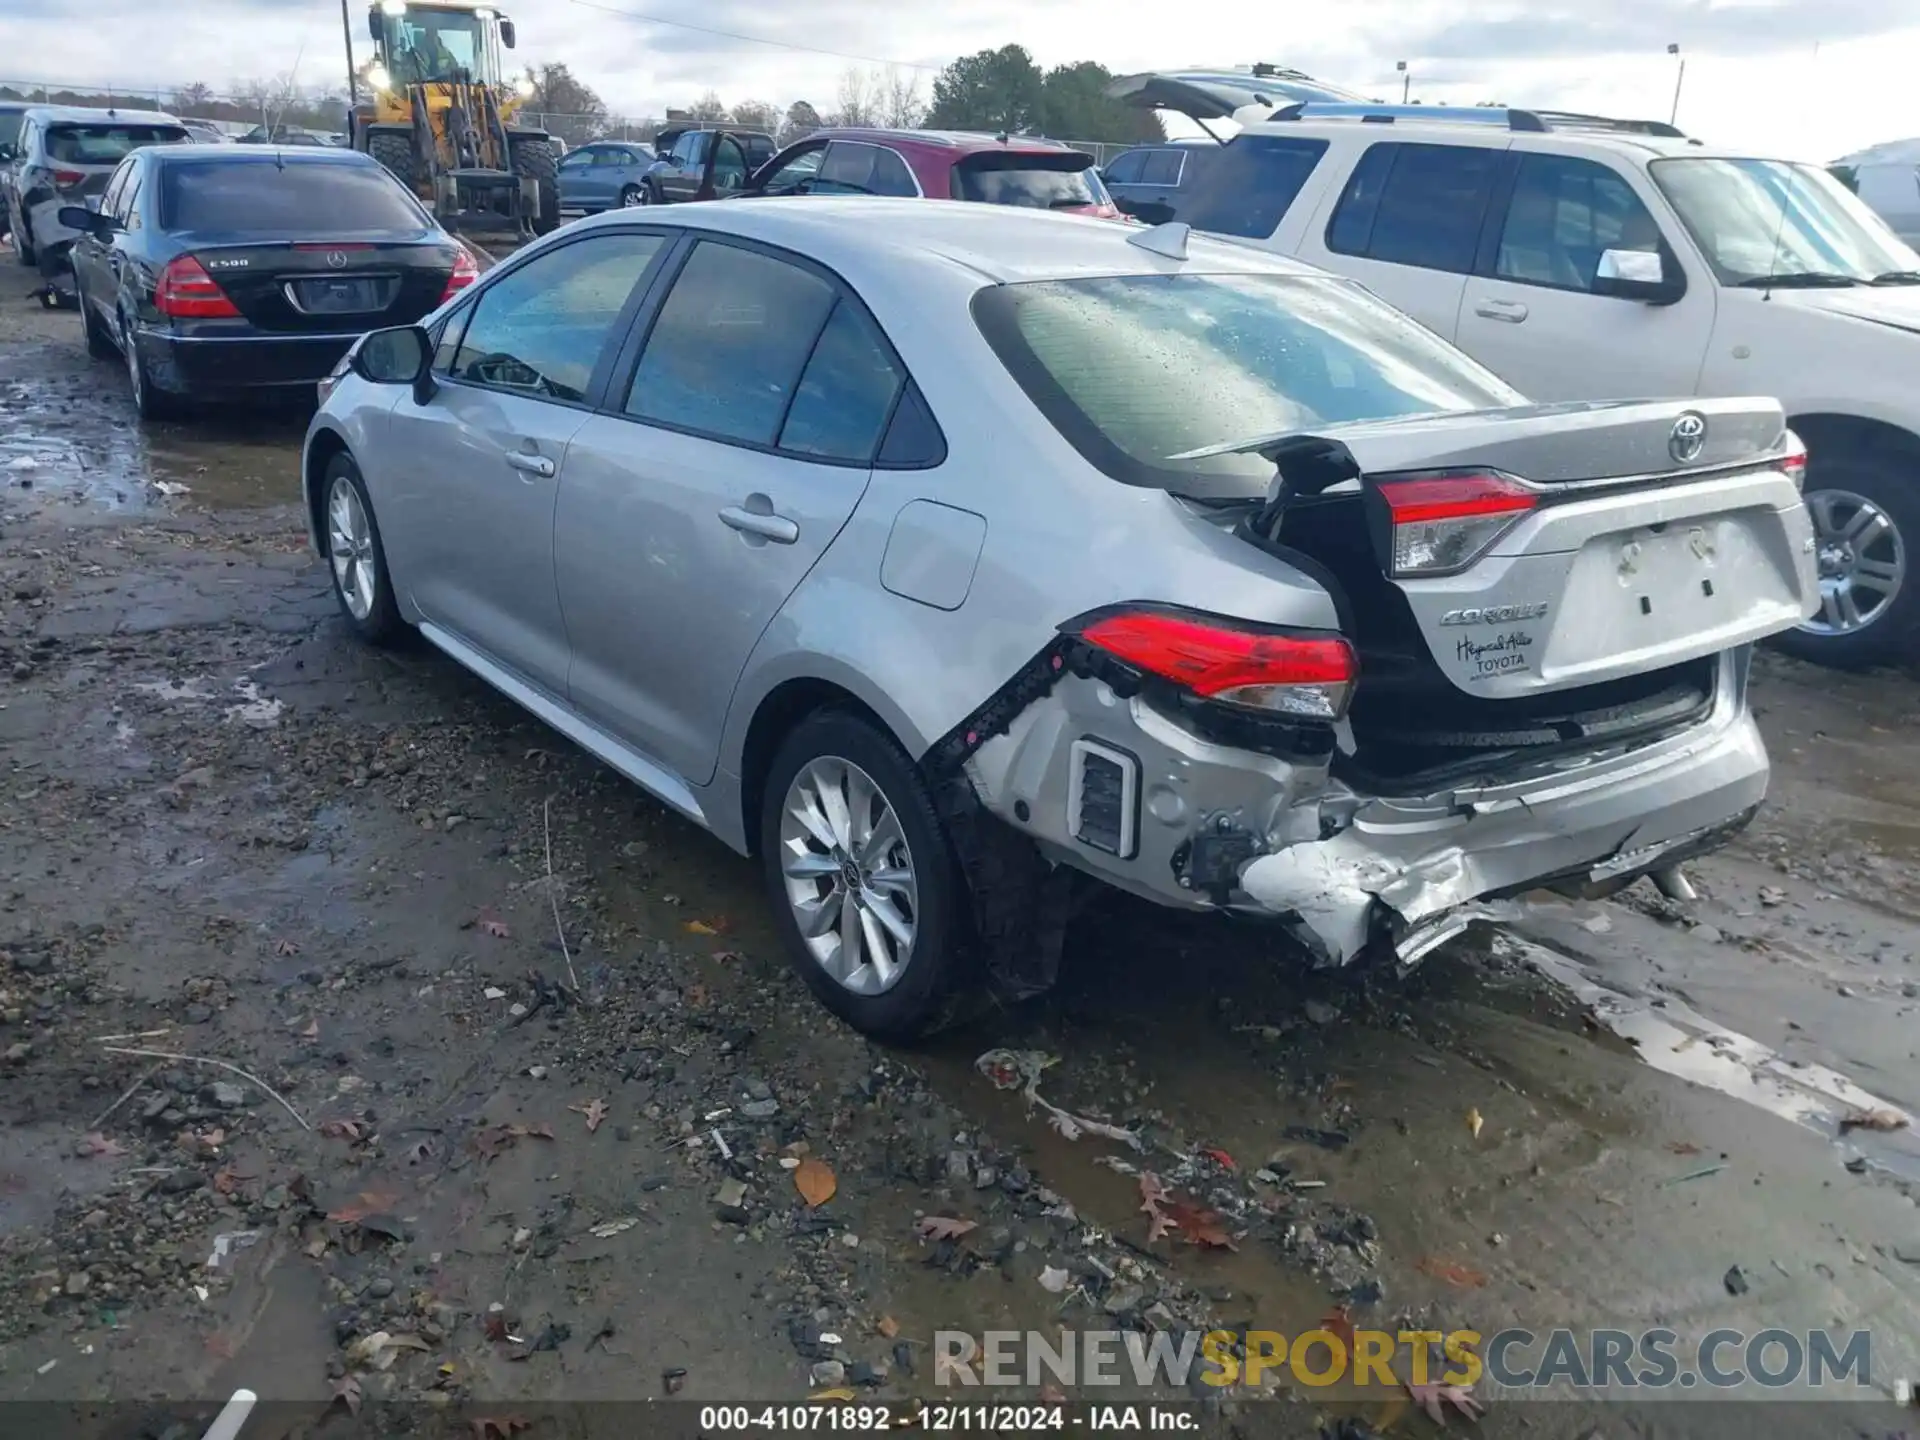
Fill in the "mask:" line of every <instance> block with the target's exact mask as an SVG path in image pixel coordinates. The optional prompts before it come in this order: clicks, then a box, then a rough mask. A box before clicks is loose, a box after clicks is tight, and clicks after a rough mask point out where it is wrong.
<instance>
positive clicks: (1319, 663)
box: [1079, 607, 1360, 720]
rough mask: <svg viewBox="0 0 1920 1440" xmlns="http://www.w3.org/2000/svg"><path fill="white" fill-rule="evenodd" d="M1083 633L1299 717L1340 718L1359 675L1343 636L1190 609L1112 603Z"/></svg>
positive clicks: (1194, 683) (1213, 694)
mask: <svg viewBox="0 0 1920 1440" xmlns="http://www.w3.org/2000/svg"><path fill="white" fill-rule="evenodd" d="M1079 635H1080V638H1081V639H1083V640H1085V641H1086V642H1087V643H1088V644H1089V645H1094V646H1097V647H1098V648H1099V649H1101V650H1104V651H1106V652H1107V654H1109V655H1111V656H1113V657H1114V658H1115V659H1117V660H1123V661H1125V662H1126V663H1127V664H1129V665H1131V666H1133V667H1134V668H1135V669H1138V670H1144V671H1146V672H1147V673H1148V674H1149V675H1157V676H1159V677H1160V678H1161V679H1163V680H1168V681H1171V682H1172V683H1173V684H1175V685H1178V686H1180V687H1181V688H1182V689H1184V690H1188V691H1191V692H1192V693H1193V694H1195V695H1198V696H1201V697H1202V698H1204V699H1207V700H1217V701H1219V702H1221V703H1222V704H1226V705H1237V706H1240V707H1242V708H1243V709H1247V710H1261V711H1266V712H1268V713H1269V714H1275V715H1290V716H1297V717H1299V718H1301V719H1308V720H1338V719H1339V718H1340V717H1341V716H1342V715H1344V714H1345V713H1346V709H1347V702H1348V701H1349V700H1350V699H1352V698H1353V687H1354V683H1355V682H1356V681H1357V680H1358V679H1359V678H1360V661H1359V657H1358V656H1356V655H1355V654H1354V649H1353V646H1352V645H1351V644H1349V643H1348V642H1347V640H1346V639H1345V638H1344V637H1342V636H1339V635H1330V634H1327V633H1325V632H1313V631H1297V630H1277V629H1274V628H1272V627H1268V626H1259V625H1251V624H1248V623H1246V622H1243V621H1238V620H1225V619H1221V618H1219V617H1218V616H1213V615H1202V614H1198V613H1195V612H1192V611H1184V610H1170V609H1159V608H1144V607H1143V608H1127V609H1124V610H1120V611H1109V612H1107V613H1105V614H1103V615H1101V616H1099V617H1098V618H1096V619H1094V620H1091V621H1089V622H1088V623H1087V624H1085V625H1083V626H1082V627H1080V629H1079Z"/></svg>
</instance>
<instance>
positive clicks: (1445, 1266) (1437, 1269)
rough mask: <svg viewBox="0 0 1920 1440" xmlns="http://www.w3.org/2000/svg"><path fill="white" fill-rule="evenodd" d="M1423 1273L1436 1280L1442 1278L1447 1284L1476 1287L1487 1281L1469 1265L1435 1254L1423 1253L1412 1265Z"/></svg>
mask: <svg viewBox="0 0 1920 1440" xmlns="http://www.w3.org/2000/svg"><path fill="white" fill-rule="evenodd" d="M1413 1268H1414V1269H1416V1270H1418V1271H1420V1272H1421V1273H1422V1274H1423V1275H1431V1276H1433V1278H1434V1279H1436V1280H1444V1281H1446V1282H1447V1284H1449V1285H1459V1286H1462V1287H1465V1288H1470V1289H1478V1288H1479V1287H1480V1286H1482V1285H1484V1284H1486V1283H1487V1277H1486V1276H1484V1275H1482V1274H1481V1273H1480V1272H1479V1271H1478V1270H1476V1269H1474V1268H1473V1267H1472V1266H1471V1265H1462V1264H1461V1263H1460V1262H1459V1261H1457V1260H1442V1259H1441V1258H1440V1257H1439V1256H1437V1255H1423V1256H1422V1257H1421V1258H1420V1261H1419V1263H1418V1264H1417V1265H1415V1266H1414V1267H1413Z"/></svg>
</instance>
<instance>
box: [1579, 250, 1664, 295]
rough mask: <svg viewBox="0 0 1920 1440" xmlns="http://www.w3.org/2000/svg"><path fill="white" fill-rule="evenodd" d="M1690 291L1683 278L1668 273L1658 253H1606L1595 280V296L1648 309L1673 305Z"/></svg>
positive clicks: (1603, 254)
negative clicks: (1687, 290) (1606, 297)
mask: <svg viewBox="0 0 1920 1440" xmlns="http://www.w3.org/2000/svg"><path fill="white" fill-rule="evenodd" d="M1686 288H1687V286H1686V280H1685V279H1684V278H1683V277H1682V276H1679V275H1669V274H1668V273H1667V261H1666V257H1665V256H1664V255H1662V254H1661V253H1660V252H1659V251H1658V250H1602V251H1601V252H1600V263H1599V265H1598V266H1597V267H1596V268H1595V270H1594V276H1593V293H1594V294H1596V295H1606V296H1609V297H1611V298H1613V299H1615V300H1640V301H1644V302H1645V303H1646V304H1648V305H1671V304H1673V302H1674V301H1676V300H1678V299H1679V298H1680V297H1681V296H1682V295H1683V294H1685V293H1686Z"/></svg>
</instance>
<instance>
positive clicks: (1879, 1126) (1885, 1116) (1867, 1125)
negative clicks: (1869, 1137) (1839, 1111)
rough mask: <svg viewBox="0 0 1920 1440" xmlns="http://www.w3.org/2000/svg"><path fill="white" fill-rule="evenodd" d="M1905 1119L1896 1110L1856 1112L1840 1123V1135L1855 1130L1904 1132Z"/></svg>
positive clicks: (1905, 1126)
mask: <svg viewBox="0 0 1920 1440" xmlns="http://www.w3.org/2000/svg"><path fill="white" fill-rule="evenodd" d="M1906 1128H1907V1117H1906V1116H1904V1115H1902V1114H1900V1113H1899V1112H1898V1111H1896V1110H1856V1111H1854V1112H1853V1113H1852V1114H1851V1115H1849V1116H1847V1117H1846V1118H1845V1119H1843V1120H1842V1121H1841V1122H1840V1133H1841V1134H1842V1135H1849V1134H1851V1133H1852V1132H1854V1131H1855V1130H1904V1129H1906Z"/></svg>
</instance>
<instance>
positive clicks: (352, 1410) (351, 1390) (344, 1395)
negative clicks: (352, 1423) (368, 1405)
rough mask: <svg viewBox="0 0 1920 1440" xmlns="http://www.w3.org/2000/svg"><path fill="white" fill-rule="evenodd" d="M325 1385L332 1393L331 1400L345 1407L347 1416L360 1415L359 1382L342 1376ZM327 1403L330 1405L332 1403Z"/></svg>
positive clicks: (348, 1376)
mask: <svg viewBox="0 0 1920 1440" xmlns="http://www.w3.org/2000/svg"><path fill="white" fill-rule="evenodd" d="M327 1384H328V1385H329V1387H331V1389H332V1391H333V1400H337V1401H339V1402H340V1403H341V1404H342V1405H344V1406H346V1407H347V1413H348V1414H349V1415H358V1414H359V1413H360V1382H359V1381H358V1380H356V1379H354V1377H353V1376H351V1375H342V1376H340V1377H339V1378H338V1379H335V1380H329V1381H328V1382H327ZM328 1403H329V1404H331V1403H332V1401H329V1402H328Z"/></svg>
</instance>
